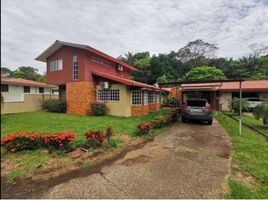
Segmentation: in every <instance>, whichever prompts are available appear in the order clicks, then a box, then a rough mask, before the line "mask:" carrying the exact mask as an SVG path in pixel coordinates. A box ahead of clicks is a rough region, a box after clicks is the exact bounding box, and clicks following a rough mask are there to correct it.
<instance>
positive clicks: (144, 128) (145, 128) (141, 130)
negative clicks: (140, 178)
mask: <svg viewBox="0 0 268 200" xmlns="http://www.w3.org/2000/svg"><path fill="white" fill-rule="evenodd" d="M151 128H152V124H151V123H150V122H144V123H142V124H139V125H138V126H137V129H138V134H139V135H144V134H146V133H148V132H149V131H150V129H151Z"/></svg>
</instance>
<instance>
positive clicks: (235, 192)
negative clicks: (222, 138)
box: [214, 112, 268, 198]
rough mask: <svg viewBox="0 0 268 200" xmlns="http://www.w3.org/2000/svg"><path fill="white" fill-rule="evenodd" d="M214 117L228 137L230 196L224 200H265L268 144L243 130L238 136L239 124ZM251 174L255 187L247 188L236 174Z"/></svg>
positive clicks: (220, 116) (245, 129) (224, 118)
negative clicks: (229, 149)
mask: <svg viewBox="0 0 268 200" xmlns="http://www.w3.org/2000/svg"><path fill="white" fill-rule="evenodd" d="M214 115H215V117H216V118H217V119H218V121H219V122H220V123H221V124H222V126H223V127H224V129H225V130H226V131H227V132H228V134H229V135H230V137H231V142H232V147H233V158H232V164H231V170H232V176H231V177H230V180H229V186H230V190H231V191H230V193H229V194H227V196H226V197H227V198H267V197H268V143H267V142H266V141H265V140H264V139H263V138H262V137H261V136H259V135H257V134H256V133H255V132H254V131H252V130H250V129H247V128H245V127H243V129H242V135H241V136H240V135H239V134H238V122H236V121H235V120H233V119H231V118H229V117H228V116H225V115H224V114H222V113H220V112H216V113H215V114H214ZM236 172H240V173H242V174H250V175H251V176H252V177H253V178H254V180H256V185H254V187H253V188H252V187H249V186H248V185H247V183H245V182H244V180H243V179H241V178H239V177H236V176H235V173H236Z"/></svg>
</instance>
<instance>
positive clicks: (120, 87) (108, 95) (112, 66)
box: [36, 40, 165, 117]
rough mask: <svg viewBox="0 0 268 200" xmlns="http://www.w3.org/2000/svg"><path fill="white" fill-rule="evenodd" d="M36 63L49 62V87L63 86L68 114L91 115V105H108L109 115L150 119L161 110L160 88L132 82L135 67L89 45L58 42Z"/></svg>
mask: <svg viewBox="0 0 268 200" xmlns="http://www.w3.org/2000/svg"><path fill="white" fill-rule="evenodd" d="M36 60H39V61H43V62H46V65H47V81H48V84H53V85H58V86H59V96H60V98H66V101H67V113H72V114H80V115H88V114H91V108H90V105H91V104H92V103H94V102H96V101H100V102H106V103H107V107H108V109H109V110H108V114H110V115H117V116H126V117H128V116H139V115H146V114H148V113H149V112H151V111H156V110H159V108H160V103H159V102H160V92H165V90H161V89H160V88H157V87H154V86H152V85H147V84H144V83H140V82H136V81H133V80H131V79H130V73H131V72H133V71H137V69H136V68H134V67H133V66H131V65H129V64H127V63H125V62H122V61H121V60H118V59H115V58H113V57H111V56H109V55H107V54H105V53H103V52H101V51H99V50H97V49H94V48H92V47H90V46H87V45H81V44H74V43H68V42H62V41H58V40H57V41H55V42H54V43H53V44H52V45H51V46H50V47H48V48H47V49H46V50H45V51H44V52H43V53H42V54H41V55H39V56H38V57H37V58H36Z"/></svg>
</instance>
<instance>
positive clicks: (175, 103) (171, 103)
mask: <svg viewBox="0 0 268 200" xmlns="http://www.w3.org/2000/svg"><path fill="white" fill-rule="evenodd" d="M163 105H168V106H180V105H181V104H180V101H179V100H177V99H176V98H174V97H172V98H167V99H165V100H164V101H163Z"/></svg>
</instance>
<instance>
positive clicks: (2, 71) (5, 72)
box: [1, 67, 11, 74]
mask: <svg viewBox="0 0 268 200" xmlns="http://www.w3.org/2000/svg"><path fill="white" fill-rule="evenodd" d="M10 72H11V70H10V69H8V68H7V67H1V74H10Z"/></svg>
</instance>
